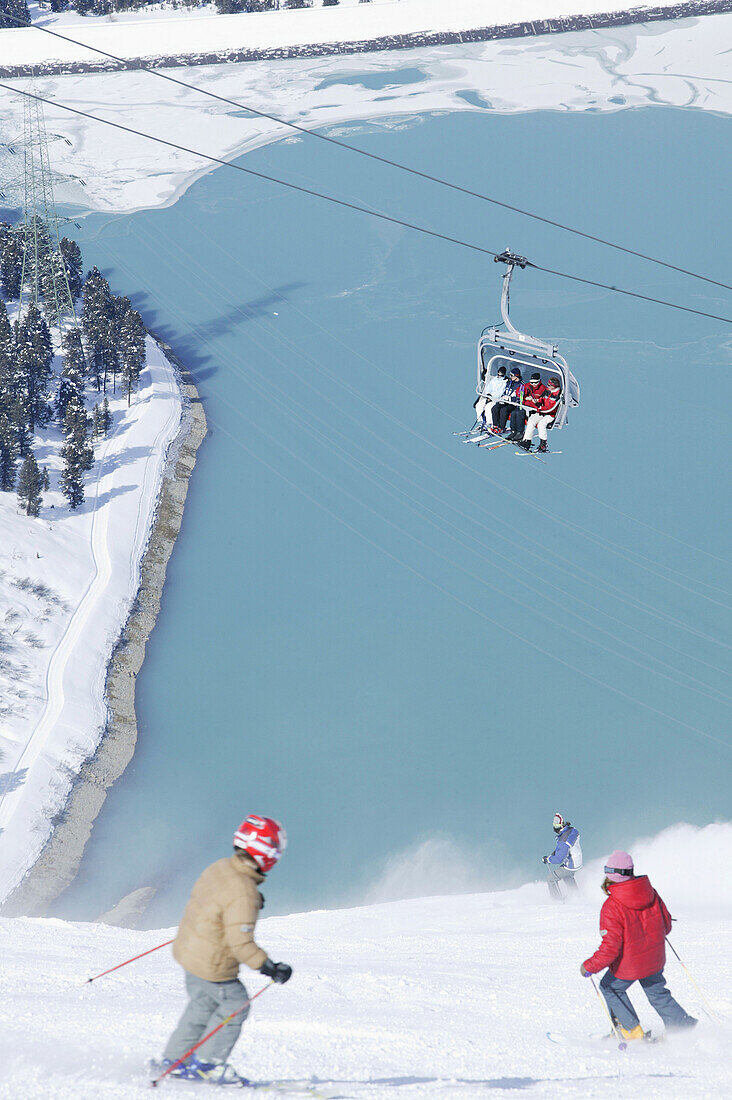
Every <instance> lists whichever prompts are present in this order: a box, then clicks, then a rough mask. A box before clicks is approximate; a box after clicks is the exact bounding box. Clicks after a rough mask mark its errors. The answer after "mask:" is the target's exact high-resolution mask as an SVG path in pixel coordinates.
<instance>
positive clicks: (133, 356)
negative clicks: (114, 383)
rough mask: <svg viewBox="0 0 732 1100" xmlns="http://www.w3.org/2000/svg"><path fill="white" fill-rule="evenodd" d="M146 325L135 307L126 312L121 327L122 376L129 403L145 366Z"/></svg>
mask: <svg viewBox="0 0 732 1100" xmlns="http://www.w3.org/2000/svg"><path fill="white" fill-rule="evenodd" d="M145 335H146V333H145V325H144V324H143V321H142V317H141V316H140V314H139V313H138V312H137V310H135V309H130V310H128V312H127V313H126V314H125V316H124V318H123V320H122V323H121V324H120V329H119V349H120V354H121V356H122V377H123V379H124V383H125V389H126V390H127V404H128V405H129V404H130V401H131V394H132V391H133V390H134V389H137V383H138V382H139V380H140V374H141V373H142V368H143V367H144V366H145Z"/></svg>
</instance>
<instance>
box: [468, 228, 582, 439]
mask: <svg viewBox="0 0 732 1100" xmlns="http://www.w3.org/2000/svg"><path fill="white" fill-rule="evenodd" d="M494 260H495V262H496V263H504V264H506V272H505V274H504V275H503V290H502V292H501V316H502V318H503V325H505V330H504V329H502V327H501V326H500V325H493V326H491V328H489V329H483V332H482V333H481V335H480V339H479V341H478V384H477V386H476V393H478V394H480V393H482V392H483V383H484V382H485V381H486V380H487V379H489V378H495V377H496V375H497V374H498V368H499V367H505V368H506V377H508V375H509V374H510V373H511V371H512V370H513V369H514V367H518V368H519V370H520V371H521V375H522V377H523V380H524V381H525V382H526V381H528V378H529V376H530V375H531V374H534V373H537V372H538V374H539V375H540V377H541V380H542V382H543V383H544V385H546V384H547V382H548V380H549V378H550V377H551V375H556V377H558V378H559V381H560V383H561V386H562V396H561V402H560V405H559V408H558V410H557V415H556V416H555V418H554V422H553V424H552V425H551V427H552V429H553V430H554V431H557V429H559V428H563V427H564V426H565V424H566V423H567V410H568V409H576V408H577V406H578V405H579V402H580V388H579V382H578V381H577V379H576V378H575V377H574V375H573V374H572V372H571V371H570V369H569V367H568V366H567V362H566V360H565V359H564V357H563V356H561V355H560V354H559V352H558V348H557V345H556V344H550V343H548V342H546V341H545V340H537V339H536V338H535V337H533V336H526V335H524V333H522V332H519V331H518V329H516V328H514V326H513V325H512V324H511V320H510V318H509V315H508V311H509V286H510V283H511V276H512V275H513V269H514V268H515V267H520V268H522V269H523V268H525V267H527V266H531V265H530V263H529V261H528V260H527V259H526V258H525V257H524V256H517V255H516V254H515V253H513V252H511V251H510V249H508V248H507V249H506V251H505V252H502V253H501V255H500V256H496V257H494Z"/></svg>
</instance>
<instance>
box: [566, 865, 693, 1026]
mask: <svg viewBox="0 0 732 1100" xmlns="http://www.w3.org/2000/svg"><path fill="white" fill-rule="evenodd" d="M602 889H603V890H604V891H605V893H606V894H607V896H608V897H607V901H606V902H605V904H604V905H603V907H602V909H601V910H600V935H601V936H602V937H603V939H602V943H601V944H600V946H599V947H598V949H597V951H596V952H595V954H594V955H591V956H590V958H589V959H585V961H584V962H583V963H582V965H581V966H580V970H581V972H582V975H583V977H587V976H588V975H589V974H597V973H598V972H599V971H600V970H603V969H604V968H605V967H607V970H606V971H605V975H604V976H603V978H602V980H601V981H600V989H601V990H602V992H603V995H604V997H605V1000H606V1002H607V1007H608V1009H609V1011H610V1015H611V1016H612V1018H613V1021H614V1022H615V1024H616V1025H618V1026H619V1027H620V1030H621V1032H622V1034H623V1037H624V1038H625V1039H642V1038H643V1028H642V1027H641V1026H640V1021H639V1019H638V1016H637V1015H636V1012H635V1009H634V1008H633V1005H632V1004H631V1003H630V998H629V997H628V994H627V992H626V990H627V989H628V988H629V986H631V985H632V984H633V982H636V981H638V982H640V984H641V985H642V987H643V990H644V992H645V994H646V996H647V997H648V1000H649V1001H650V1003H651V1005H652V1006H653V1008H655V1010H656V1012H657V1013H658V1015H659V1016H660V1017H661V1019H662V1020H663V1022H664V1024H665V1025H666V1029H667V1030H669V1029H671V1028H685V1027H693V1026H694V1025H695V1024H696V1022H697V1021H696V1020H695V1019H694V1017H693V1016H689V1014H688V1013H687V1012H684V1010H683V1008H682V1007H681V1005H680V1004H678V1003H677V1002H676V1001H675V1000H674V999H673V997H672V996H671V994H670V993H669V991H668V989H667V988H666V980H665V978H664V976H663V968H664V966H665V964H666V936H667V935H668V933H669V932H670V931H671V917H670V915H669V911H668V909H667V908H666V906H665V905H664V903H663V900H662V899H661V898H660V897H659V895H658V894H657V893H656V891H655V890H654V889H653V887H652V886H651V884H650V882H649V880H648V876H647V875H640V876H639V877H638V878H636V877H635V874H634V870H633V860H632V858H631V856H629V855H628V853H627V852H618V851H616V852H613V853H612V855H611V856H609V857H608V861H607V864H606V866H605V881H604V882H603V884H602Z"/></svg>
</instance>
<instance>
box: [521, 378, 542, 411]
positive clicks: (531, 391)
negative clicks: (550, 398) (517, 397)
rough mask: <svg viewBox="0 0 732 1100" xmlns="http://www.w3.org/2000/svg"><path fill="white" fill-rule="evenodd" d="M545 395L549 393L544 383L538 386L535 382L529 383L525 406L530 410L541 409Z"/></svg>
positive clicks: (525, 395) (525, 394) (525, 392)
mask: <svg viewBox="0 0 732 1100" xmlns="http://www.w3.org/2000/svg"><path fill="white" fill-rule="evenodd" d="M545 393H547V388H546V386H545V385H544V384H543V382H539V383H538V385H536V386H535V385H534V383H533V382H529V384H528V386H527V387H526V389H525V390H524V405H526V406H527V407H528V408H529V409H539V408H540V407H541V402H542V398H543V397H544V394H545Z"/></svg>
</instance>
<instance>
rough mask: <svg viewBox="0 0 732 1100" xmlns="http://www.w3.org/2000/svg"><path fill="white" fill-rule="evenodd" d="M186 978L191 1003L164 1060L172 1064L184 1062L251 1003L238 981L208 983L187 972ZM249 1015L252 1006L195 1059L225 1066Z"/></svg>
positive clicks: (179, 1023) (205, 1046) (231, 1022)
mask: <svg viewBox="0 0 732 1100" xmlns="http://www.w3.org/2000/svg"><path fill="white" fill-rule="evenodd" d="M185 976H186V989H187V990H188V996H189V997H190V1001H189V1002H188V1005H187V1007H186V1009H185V1011H184V1013H183V1015H182V1016H181V1018H180V1020H179V1021H178V1026H177V1028H176V1029H175V1031H174V1032H173V1034H172V1035H171V1036H170V1039H168V1045H167V1046H166V1048H165V1051H164V1053H163V1057H164V1058H170V1060H171V1061H172V1062H176V1061H177V1060H178V1059H179V1058H182V1057H183V1055H184V1054H185V1053H186V1051H187V1050H190V1049H191V1047H192V1046H195V1044H196V1043H197V1042H198V1040H199V1039H202V1038H203V1036H204V1035H206V1034H207V1032H209V1031H212V1030H213V1028H215V1027H216V1026H217V1025H218V1024H220V1023H222V1022H223V1021H224V1020H225V1019H226V1017H227V1016H230V1015H231V1013H232V1012H236V1010H237V1009H238V1008H241V1007H242V1005H244V1004H246V1002H247V1001H248V1000H249V994H248V993H247V991H246V989H245V988H244V986H243V985H242V983H241V982H240V981H239V979H238V978H234V979H233V981H230V982H207V981H205V980H204V979H203V978H197V977H196V975H195V974H190V973H189V972H188V971H187V970H186V971H185ZM248 1015H249V1006H247V1007H246V1008H244V1009H243V1010H242V1011H241V1012H240V1013H239V1015H238V1016H235V1017H234V1019H233V1020H229V1022H228V1024H226V1025H225V1026H224V1027H222V1028H221V1030H220V1031H217V1032H216V1034H215V1035H214V1036H212V1038H210V1039H209V1040H208V1042H206V1043H204V1044H203V1046H200V1047H199V1048H198V1050H197V1051H196V1052H195V1054H194V1055H193V1057H194V1058H198V1060H199V1061H200V1062H225V1061H226V1059H227V1058H228V1057H229V1055H230V1054H231V1051H232V1049H233V1046H234V1043H235V1042H236V1040H237V1039H238V1038H239V1032H240V1031H241V1025H242V1024H243V1023H244V1021H245V1020H246V1018H247V1016H248Z"/></svg>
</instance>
